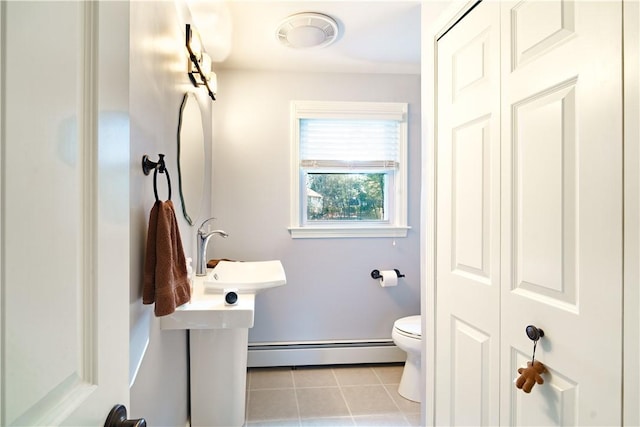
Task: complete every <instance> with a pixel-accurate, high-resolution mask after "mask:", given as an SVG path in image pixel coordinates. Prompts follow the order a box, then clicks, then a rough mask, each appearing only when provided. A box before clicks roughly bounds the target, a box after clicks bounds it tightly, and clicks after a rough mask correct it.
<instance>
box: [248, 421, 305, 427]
mask: <svg viewBox="0 0 640 427" xmlns="http://www.w3.org/2000/svg"><path fill="white" fill-rule="evenodd" d="M245 426H247V427H298V426H300V422H299V421H298V420H271V421H251V422H248V423H245Z"/></svg>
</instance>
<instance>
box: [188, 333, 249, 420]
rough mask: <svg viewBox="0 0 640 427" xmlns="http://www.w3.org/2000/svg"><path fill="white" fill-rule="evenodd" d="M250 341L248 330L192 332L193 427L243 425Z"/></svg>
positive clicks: (190, 341) (190, 339)
mask: <svg viewBox="0 0 640 427" xmlns="http://www.w3.org/2000/svg"><path fill="white" fill-rule="evenodd" d="M248 341H249V329H248V328H234V329H192V330H190V331H189V351H190V363H191V369H190V371H191V374H190V375H191V426H192V427H213V426H242V425H243V424H244V420H245V418H244V416H245V396H246V382H247V345H248Z"/></svg>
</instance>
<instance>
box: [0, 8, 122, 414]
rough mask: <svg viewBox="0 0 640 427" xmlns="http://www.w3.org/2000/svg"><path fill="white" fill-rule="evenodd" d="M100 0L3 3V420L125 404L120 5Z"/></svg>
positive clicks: (0, 10) (0, 24) (105, 411)
mask: <svg viewBox="0 0 640 427" xmlns="http://www.w3.org/2000/svg"><path fill="white" fill-rule="evenodd" d="M107 3H109V2H107ZM107 3H103V2H101V3H98V2H76V1H69V2H49V1H45V2H19V1H15V2H1V3H0V63H1V64H2V66H1V67H0V120H1V122H0V123H1V125H2V132H1V133H0V138H1V143H2V150H1V151H0V161H1V165H2V167H1V169H0V183H1V188H2V193H1V196H0V215H1V216H0V224H1V225H0V233H1V237H2V246H1V249H0V255H1V256H0V279H1V287H2V292H1V293H0V295H1V298H2V316H1V320H0V327H1V328H0V332H1V338H2V339H1V353H2V364H1V376H0V383H1V384H0V385H1V387H0V390H1V396H0V424H1V425H3V426H12V425H48V426H49V425H82V426H91V425H103V424H104V422H105V419H106V417H107V414H108V413H109V411H110V409H111V408H112V407H113V406H114V405H115V404H118V403H123V404H128V341H129V339H128V330H129V326H128V281H129V273H128V272H129V268H128V266H129V256H128V253H129V250H128V242H129V238H128V235H129V233H128V227H129V226H128V206H129V201H128V198H129V190H128V173H129V142H128V135H129V126H128V117H127V108H128V106H127V102H128V101H127V98H126V94H127V91H128V76H127V73H128V71H125V73H124V75H122V74H121V71H122V69H123V66H124V67H127V66H128V63H127V62H126V61H128V42H127V40H128V20H126V19H123V17H125V18H126V16H128V5H127V4H126V3H120V4H117V3H113V4H107ZM123 13H124V14H123ZM109 15H112V16H113V15H115V17H117V18H118V19H119V21H114V23H115V22H120V24H118V25H116V24H113V25H112V26H107V25H106V24H107V22H104V21H105V20H106V17H107V16H109ZM122 30H124V33H121V32H120V31H122ZM108 31H114V32H116V33H118V32H120V33H119V34H120V35H113V34H109V33H108ZM107 35H108V36H109V37H107ZM122 35H124V38H125V43H122ZM120 58H124V61H125V63H124V64H121V63H119V62H118V61H119V60H120ZM126 69H127V68H125V70H126ZM123 90H124V92H123ZM122 93H124V95H125V96H124V103H121V101H122V98H119V96H120V95H122Z"/></svg>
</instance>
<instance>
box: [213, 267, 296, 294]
mask: <svg viewBox="0 0 640 427" xmlns="http://www.w3.org/2000/svg"><path fill="white" fill-rule="evenodd" d="M286 283H287V277H286V276H285V274H284V268H283V267H282V263H281V262H280V261H278V260H275V261H249V262H233V261H220V262H219V263H218V265H216V267H215V268H214V269H213V270H211V272H210V273H209V274H208V275H207V276H206V278H205V280H204V288H205V289H206V290H208V291H223V290H225V289H237V291H238V292H239V293H257V292H259V291H262V290H264V289H269V288H274V287H277V286H282V285H285V284H286Z"/></svg>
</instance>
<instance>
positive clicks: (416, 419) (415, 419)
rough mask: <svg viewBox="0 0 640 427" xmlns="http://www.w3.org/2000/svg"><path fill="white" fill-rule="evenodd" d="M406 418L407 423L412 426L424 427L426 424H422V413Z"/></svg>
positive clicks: (408, 415) (409, 415)
mask: <svg viewBox="0 0 640 427" xmlns="http://www.w3.org/2000/svg"><path fill="white" fill-rule="evenodd" d="M405 416H406V417H407V421H408V422H409V425H410V426H418V427H419V426H423V425H424V424H422V420H421V419H420V412H418V413H417V414H405Z"/></svg>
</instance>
